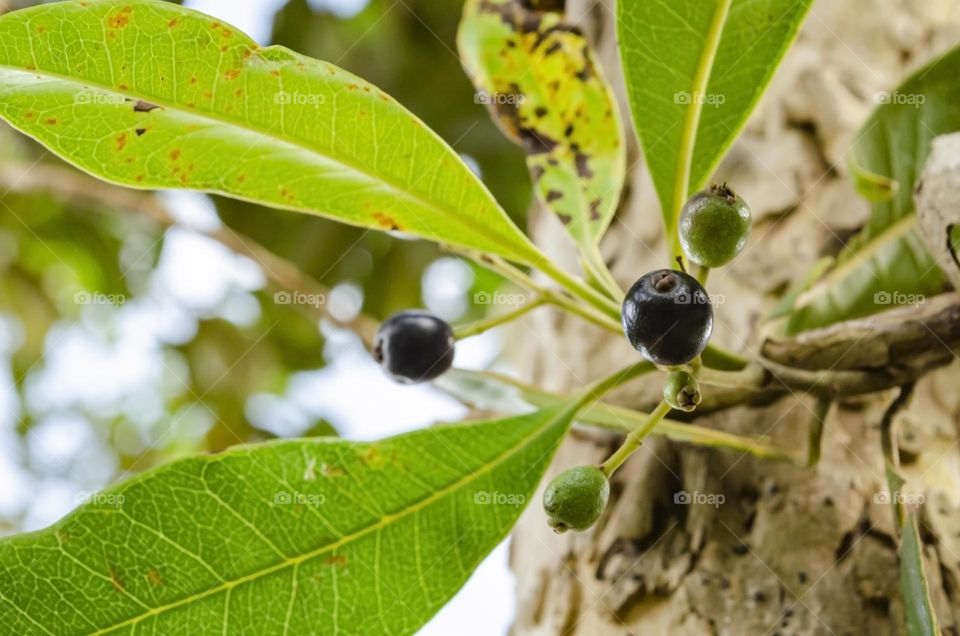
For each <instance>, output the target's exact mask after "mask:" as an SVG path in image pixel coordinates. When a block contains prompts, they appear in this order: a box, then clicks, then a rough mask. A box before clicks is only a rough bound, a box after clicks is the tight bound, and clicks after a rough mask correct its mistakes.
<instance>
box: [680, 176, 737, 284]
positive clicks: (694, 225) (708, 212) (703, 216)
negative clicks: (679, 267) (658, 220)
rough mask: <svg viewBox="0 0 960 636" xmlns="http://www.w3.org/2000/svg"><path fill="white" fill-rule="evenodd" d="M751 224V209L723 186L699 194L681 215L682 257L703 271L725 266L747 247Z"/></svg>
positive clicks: (684, 205)
mask: <svg viewBox="0 0 960 636" xmlns="http://www.w3.org/2000/svg"><path fill="white" fill-rule="evenodd" d="M750 222H751V218H750V208H748V207H747V204H746V203H745V202H744V200H743V199H742V198H741V197H739V196H737V194H736V193H735V192H734V191H733V190H731V189H730V188H728V187H727V185H726V184H723V185H722V186H717V185H714V186H711V187H710V188H708V189H707V190H702V191H700V192H698V193H696V194H695V195H693V196H692V197H690V199H689V200H688V201H687V202H686V203H684V204H683V209H682V210H681V211H680V245H681V247H683V253H684V254H686V255H687V258H689V259H690V260H691V261H693V262H694V263H696V264H698V265H702V266H703V267H720V266H721V265H726V264H727V263H729V262H730V261H732V260H733V259H734V258H735V257H736V256H737V254H739V253H740V252H742V251H743V248H744V246H746V244H747V237H748V236H749V235H750Z"/></svg>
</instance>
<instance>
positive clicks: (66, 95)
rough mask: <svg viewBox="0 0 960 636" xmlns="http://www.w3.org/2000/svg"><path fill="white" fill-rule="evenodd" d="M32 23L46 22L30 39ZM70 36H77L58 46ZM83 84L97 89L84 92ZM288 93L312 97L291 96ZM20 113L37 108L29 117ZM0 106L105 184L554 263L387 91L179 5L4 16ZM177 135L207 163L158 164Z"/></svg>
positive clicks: (57, 8)
mask: <svg viewBox="0 0 960 636" xmlns="http://www.w3.org/2000/svg"><path fill="white" fill-rule="evenodd" d="M38 24H43V25H44V26H46V27H47V32H46V34H45V35H44V36H43V37H33V38H32V39H31V40H30V41H27V40H25V38H24V34H25V33H30V34H33V32H34V29H35V27H36V25H38ZM111 25H115V26H117V27H120V26H122V28H116V29H110V28H109V27H110V26H111ZM174 27H176V33H175V34H172V33H171V29H173V28H174ZM105 31H107V34H106V35H105V33H104V32H105ZM67 33H69V34H70V37H74V38H76V37H79V38H81V39H82V40H83V42H84V43H85V45H84V46H83V47H77V48H76V50H73V49H71V51H70V54H69V55H64V54H63V53H64V52H63V40H64V38H63V37H59V36H60V35H62V34H67ZM54 35H57V36H58V37H53V36H54ZM173 35H176V37H173ZM25 43H26V44H30V45H31V46H25V45H24V46H21V45H23V44H25ZM221 48H224V49H225V50H223V51H221ZM31 67H35V68H31ZM121 86H124V87H126V88H125V89H122V88H121ZM80 91H89V92H92V93H95V94H97V95H102V96H103V97H104V99H91V100H88V101H87V103H82V104H79V103H77V100H76V95H77V94H78V93H79V92H80ZM282 91H285V92H287V93H289V94H291V95H294V94H296V95H300V96H308V97H310V99H304V100H301V101H302V102H303V103H301V101H293V100H288V101H287V103H285V102H284V100H281V99H279V95H280V94H281V92H282ZM214 95H215V96H216V98H215V99H212V96H214ZM126 99H129V100H131V101H125V100H126ZM30 112H34V113H36V112H42V113H43V118H42V119H41V121H40V124H39V125H38V122H37V121H36V118H31V117H29V116H28V115H27V113H30ZM360 112H363V113H364V114H365V116H363V117H358V116H356V114H357V113H360ZM0 118H2V119H4V120H6V121H7V122H9V123H10V124H12V125H13V126H14V127H15V128H17V129H19V130H20V131H22V132H24V133H26V134H28V135H30V136H31V137H33V138H35V139H37V140H38V141H39V142H40V143H42V144H44V145H45V146H46V147H48V148H49V149H50V150H52V151H53V152H55V153H56V154H58V155H59V156H61V157H63V158H64V159H66V160H68V161H70V162H71V163H73V164H75V165H76V166H78V167H79V168H81V169H83V170H86V171H88V172H90V173H92V174H94V175H96V176H99V177H101V178H103V179H106V180H108V181H111V182H115V183H120V184H124V185H130V186H136V187H146V188H158V189H159V188H184V187H189V188H191V189H195V190H201V191H208V192H215V193H218V194H222V195H226V196H233V197H238V198H242V199H245V200H252V201H255V202H257V203H261V204H263V205H266V206H274V207H280V208H285V209H292V210H296V211H299V212H305V213H309V214H316V215H321V216H325V217H328V218H332V219H335V220H338V221H341V222H344V223H349V224H353V225H358V226H363V227H367V228H373V229H386V230H395V229H400V228H402V229H403V231H404V232H408V233H410V234H413V235H416V236H419V237H422V238H426V239H429V240H433V241H436V242H439V243H443V244H446V245H450V246H454V247H459V248H465V249H467V250H471V251H477V252H489V253H493V254H496V255H498V256H500V257H502V258H505V259H507V260H510V261H514V262H517V263H521V264H525V265H528V266H537V267H544V266H546V265H550V264H551V263H550V261H549V260H548V259H547V258H546V257H545V256H544V255H543V254H542V252H540V250H539V249H537V248H536V247H535V246H534V245H533V243H531V242H530V241H529V239H527V237H526V236H525V235H524V234H523V232H522V231H521V230H520V229H519V228H518V227H517V226H516V225H515V224H514V223H513V222H512V221H511V220H510V218H509V217H508V216H507V215H506V213H505V212H504V211H503V210H502V209H501V207H500V206H499V205H498V204H497V202H496V200H495V199H494V198H493V196H492V195H491V194H490V192H489V191H488V190H487V188H486V187H485V186H484V185H483V183H481V182H480V180H479V179H478V178H477V177H476V176H475V175H474V174H473V173H472V172H471V171H470V169H469V168H468V167H467V165H466V164H465V163H464V162H463V160H462V159H461V158H460V156H459V155H458V154H457V153H456V152H455V151H454V150H453V149H452V148H450V147H449V146H448V145H447V144H446V143H445V142H444V141H443V140H441V139H440V137H439V136H437V135H436V134H435V133H434V132H433V131H431V130H430V129H429V128H427V126H425V125H424V124H423V122H421V121H420V120H419V119H417V118H416V117H415V116H414V115H413V114H411V113H410V112H409V111H407V110H406V109H405V108H403V107H402V106H401V105H400V104H398V103H397V102H396V101H395V100H393V99H392V98H390V97H389V96H388V95H386V94H385V93H383V92H382V91H381V90H379V89H377V88H376V87H375V86H372V85H371V84H369V83H368V82H365V81H364V80H363V79H361V78H358V77H356V76H354V75H352V74H350V73H347V72H346V71H343V70H342V69H339V68H337V67H336V66H334V65H332V64H327V63H325V62H321V61H318V60H313V59H310V58H308V57H305V56H302V55H299V54H297V53H295V52H293V51H290V50H289V49H285V48H283V47H279V46H270V47H265V48H261V47H258V46H257V44H256V42H254V41H253V40H252V39H251V38H249V37H248V36H247V35H245V34H244V33H242V32H241V31H238V30H237V29H235V28H233V27H231V26H230V25H227V24H224V23H223V22H220V21H214V20H211V19H210V18H209V17H208V16H205V15H203V14H201V13H198V12H196V11H192V10H189V9H185V8H183V7H181V6H178V5H176V4H174V3H169V2H160V1H157V0H132V1H130V2H117V1H115V0H102V1H99V2H91V3H88V4H81V3H77V2H62V3H54V4H42V5H38V6H34V7H30V8H27V9H23V10H20V11H12V12H8V13H5V14H3V15H0ZM147 118H149V122H147V121H146V119H147ZM44 119H46V123H43V120H44ZM54 124H57V125H56V127H55V129H54V128H52V127H53V125H54ZM147 124H149V125H147ZM134 130H136V131H138V132H137V134H138V136H139V135H142V133H140V132H139V131H141V130H142V131H147V130H149V134H147V135H142V137H141V138H140V139H138V140H137V152H136V153H129V152H125V153H124V154H125V155H126V156H125V157H123V158H121V159H118V158H117V153H116V151H115V146H114V144H113V140H115V139H117V136H118V135H120V134H122V133H127V134H128V135H129V134H132V131H134ZM103 139H107V140H110V141H111V143H108V144H103V143H100V140H103ZM174 145H177V146H178V147H181V148H182V151H183V154H184V155H185V156H193V157H203V159H204V160H203V161H202V162H201V161H198V162H197V164H196V166H195V167H194V169H192V170H190V169H189V168H188V169H187V170H182V169H181V170H180V171H177V172H176V173H174V172H173V170H172V169H171V166H170V164H169V163H168V162H166V161H164V162H158V161H156V158H157V157H167V156H168V155H169V152H170V150H169V149H170V148H171V147H173V146H174ZM129 147H130V138H129V137H128V138H127V148H128V149H129ZM385 147H389V148H390V150H391V151H390V152H383V151H382V150H383V148H385ZM127 156H132V157H133V158H134V161H133V162H130V163H127V162H125V161H124V159H126V158H127ZM597 172H598V173H599V172H600V171H599V170H597ZM241 174H243V175H246V179H240V178H238V176H239V175H241ZM292 184H296V187H295V188H294V187H293V186H292ZM283 187H286V188H287V190H288V192H287V195H288V196H281V188H283ZM291 195H292V196H291ZM373 211H378V212H380V213H381V216H379V217H375V216H374V215H373Z"/></svg>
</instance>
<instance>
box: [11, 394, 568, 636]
mask: <svg viewBox="0 0 960 636" xmlns="http://www.w3.org/2000/svg"><path fill="white" fill-rule="evenodd" d="M572 415H573V408H572V407H571V406H569V404H564V405H562V406H558V407H554V408H550V409H544V410H542V411H537V412H535V413H531V414H528V415H523V416H519V417H512V418H506V419H500V420H493V421H488V422H483V423H477V424H469V425H459V426H440V427H435V428H430V429H426V430H421V431H417V432H414V433H409V434H406V435H401V436H399V437H395V438H392V439H388V440H384V441H381V442H375V443H351V442H345V441H340V440H288V441H281V442H269V443H265V444H260V445H256V446H249V447H239V448H237V449H235V450H230V451H227V452H225V453H223V454H220V455H212V456H206V457H197V458H191V459H186V460H182V461H178V462H175V463H172V464H168V465H166V466H164V467H161V468H159V469H157V470H154V471H151V472H148V473H144V474H143V475H141V476H139V477H137V478H135V479H132V480H130V481H128V482H126V483H124V484H122V485H120V486H118V487H116V488H112V489H110V490H107V491H105V492H102V493H100V494H98V495H97V496H95V497H94V498H93V500H92V501H91V502H90V503H88V504H85V505H84V506H82V507H81V508H80V509H78V510H77V511H76V512H75V513H73V514H72V515H70V516H69V517H67V518H66V519H64V520H63V521H61V522H60V523H58V524H57V525H55V526H53V527H52V528H50V529H47V530H44V531H41V532H38V533H34V534H29V535H23V536H19V537H14V538H12V539H8V540H6V541H3V542H2V543H0V624H2V625H6V628H5V631H6V632H9V633H15V634H25V635H26V634H42V633H129V634H133V633H134V632H137V633H147V632H152V633H158V634H174V633H179V634H214V633H216V634H220V633H234V631H241V630H243V631H248V632H250V633H256V634H281V633H283V634H286V633H289V634H333V633H337V632H338V631H339V632H341V633H350V634H374V633H378V634H379V633H388V634H412V633H413V632H415V631H416V630H417V629H418V628H419V627H420V626H421V625H423V624H424V623H425V622H426V621H427V620H428V619H429V618H430V616H431V615H433V614H434V613H435V612H436V611H437V610H438V609H439V608H440V607H441V606H442V605H443V604H444V603H445V602H446V601H447V600H448V599H449V598H450V597H451V596H453V594H454V593H455V592H456V591H457V590H458V589H459V588H460V587H461V586H462V585H463V584H464V582H465V581H466V580H467V578H468V577H469V576H470V573H471V572H472V570H473V569H474V568H475V567H476V566H477V565H478V564H479V563H480V561H481V560H482V559H483V558H484V556H485V555H486V554H487V553H488V552H490V550H492V549H493V548H494V547H495V546H496V545H497V544H498V543H499V542H500V541H501V540H502V539H503V538H504V537H505V536H506V535H507V533H508V532H509V531H510V528H511V527H512V526H513V524H514V523H515V521H516V519H517V517H518V516H519V515H520V512H521V510H522V509H523V507H524V504H525V502H526V501H527V500H529V499H530V497H531V496H532V494H533V492H534V490H535V489H536V486H537V483H538V481H539V480H540V477H541V476H542V475H543V473H544V471H545V469H546V467H547V464H548V463H549V461H550V458H551V456H552V455H553V451H554V450H555V448H556V447H557V445H558V444H559V442H560V440H561V439H562V437H563V435H564V433H565V432H566V430H567V428H568V426H569V424H570V420H571V417H572Z"/></svg>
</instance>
